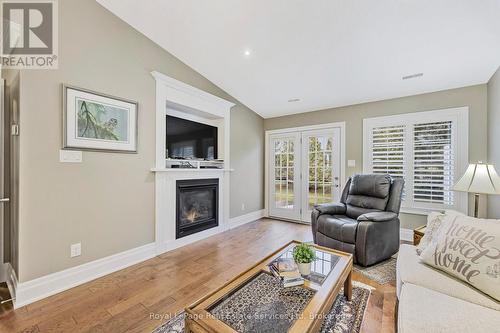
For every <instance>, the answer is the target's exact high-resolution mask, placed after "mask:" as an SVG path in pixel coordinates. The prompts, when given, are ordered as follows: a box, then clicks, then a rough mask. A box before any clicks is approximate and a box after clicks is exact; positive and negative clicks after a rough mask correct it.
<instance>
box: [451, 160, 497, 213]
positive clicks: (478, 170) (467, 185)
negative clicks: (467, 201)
mask: <svg viewBox="0 0 500 333" xmlns="http://www.w3.org/2000/svg"><path fill="white" fill-rule="evenodd" d="M453 190H454V191H459V192H470V193H474V217H478V216H477V215H478V210H479V195H480V194H500V177H499V176H498V174H497V172H496V170H495V167H494V166H493V165H491V164H484V163H483V162H481V161H479V162H477V163H472V164H469V167H468V168H467V170H466V171H465V174H464V175H463V176H462V178H460V180H459V181H458V182H457V183H456V184H455V186H454V187H453Z"/></svg>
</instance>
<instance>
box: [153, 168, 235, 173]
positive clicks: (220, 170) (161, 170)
mask: <svg viewBox="0 0 500 333" xmlns="http://www.w3.org/2000/svg"><path fill="white" fill-rule="evenodd" d="M151 171H153V172H213V171H215V172H217V171H219V172H232V171H234V169H211V168H206V169H197V168H163V169H162V168H152V169H151Z"/></svg>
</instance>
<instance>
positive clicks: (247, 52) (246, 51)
mask: <svg viewBox="0 0 500 333" xmlns="http://www.w3.org/2000/svg"><path fill="white" fill-rule="evenodd" d="M251 53H252V52H250V50H245V52H244V53H243V54H244V55H245V56H247V57H248V56H249V55H250V54H251Z"/></svg>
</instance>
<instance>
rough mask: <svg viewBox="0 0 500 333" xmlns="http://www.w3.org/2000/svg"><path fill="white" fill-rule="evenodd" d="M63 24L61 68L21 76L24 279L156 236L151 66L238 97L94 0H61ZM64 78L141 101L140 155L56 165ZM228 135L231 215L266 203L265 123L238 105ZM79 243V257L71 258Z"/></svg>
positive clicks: (91, 155)
mask: <svg viewBox="0 0 500 333" xmlns="http://www.w3.org/2000/svg"><path fill="white" fill-rule="evenodd" d="M59 24H60V29H59V34H60V37H59V48H60V52H59V69H58V70H30V71H23V72H22V73H21V95H22V97H21V107H22V112H21V114H22V116H21V170H20V173H21V184H20V192H21V198H20V203H21V208H20V210H21V215H20V235H19V236H20V239H19V242H20V253H19V255H20V259H19V261H20V271H19V279H20V280H21V281H28V280H31V279H33V278H37V277H40V276H43V275H46V274H48V273H52V272H57V271H60V270H62V269H65V268H69V267H72V266H76V265H79V264H82V263H85V262H89V261H92V260H95V259H98V258H102V257H105V256H108V255H111V254H114V253H118V252H121V251H125V250H128V249H131V248H135V247H137V246H141V245H144V244H147V243H151V242H153V241H154V175H153V173H152V172H150V171H149V170H150V168H151V167H153V166H154V161H155V81H154V79H153V78H152V76H151V75H150V72H151V71H152V70H157V71H159V72H162V73H164V74H166V75H169V76H171V77H174V78H176V79H178V80H181V81H183V82H185V83H188V84H190V85H193V86H195V87H197V88H200V89H203V90H205V91H207V92H209V93H212V94H214V95H217V96H219V97H222V98H225V99H228V100H230V101H232V102H236V103H237V101H235V100H234V99H233V98H231V97H230V96H228V95H227V94H226V93H225V92H224V91H222V90H221V89H219V88H217V87H216V86H215V85H213V84H212V83H211V82H209V81H208V80H207V79H205V78H204V77H202V76H201V75H200V74H198V73H196V72H195V71H194V70H192V69H191V68H189V67H188V66H186V65H185V64H184V63H182V62H181V61H179V60H178V59H176V58H175V57H173V56H172V55H171V54H169V53H167V52H165V51H164V50H163V49H161V48H160V47H158V46H157V45H156V44H154V43H153V42H151V41H150V40H149V39H147V38H146V37H144V36H143V35H141V34H139V33H138V32H136V31H135V30H133V29H132V28H131V27H129V26H128V25H127V24H126V23H124V22H123V21H121V20H120V19H118V18H117V17H115V16H114V15H113V14H111V13H110V12H108V11H107V10H105V9H104V8H102V7H101V6H99V5H98V4H97V3H96V2H95V1H93V0H64V1H59ZM165 33H168V32H167V31H166V32H165ZM200 51H201V50H200ZM62 83H67V84H71V85H75V86H79V87H83V88H87V89H91V90H95V91H99V92H103V93H106V94H111V95H115V96H119V97H124V98H127V99H131V100H136V101H138V102H139V153H138V154H114V153H97V152H84V153H83V163H81V164H63V163H59V149H60V148H61V141H62V140H61V132H62V129H61V122H62V116H61V115H62V109H61V108H62V106H61V100H62V97H61V84H62ZM231 134H232V136H233V137H232V140H231V141H232V142H231V160H232V167H233V168H235V169H236V171H235V172H234V174H232V175H231V190H233V192H234V193H231V207H230V211H231V216H232V217H234V216H238V215H242V214H244V213H248V212H251V211H255V210H259V209H263V208H264V207H263V202H262V192H263V119H262V118H260V117H259V116H258V115H256V114H255V113H253V112H252V111H251V110H249V109H248V108H246V107H245V106H243V105H241V103H237V106H236V107H234V108H233V110H232V111H231ZM242 203H245V205H246V211H242V210H241V204H242ZM80 241H81V242H82V256H80V257H76V258H70V257H69V249H70V244H72V243H75V242H80Z"/></svg>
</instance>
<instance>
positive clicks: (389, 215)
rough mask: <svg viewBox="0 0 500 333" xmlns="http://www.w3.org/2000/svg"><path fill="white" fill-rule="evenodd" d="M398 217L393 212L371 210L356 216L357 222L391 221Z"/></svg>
mask: <svg viewBox="0 0 500 333" xmlns="http://www.w3.org/2000/svg"><path fill="white" fill-rule="evenodd" d="M397 217H398V214H396V213H393V212H371V213H366V214H363V215H360V216H359V217H358V222H364V221H369V222H387V221H392V220H394V219H395V218H397Z"/></svg>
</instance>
